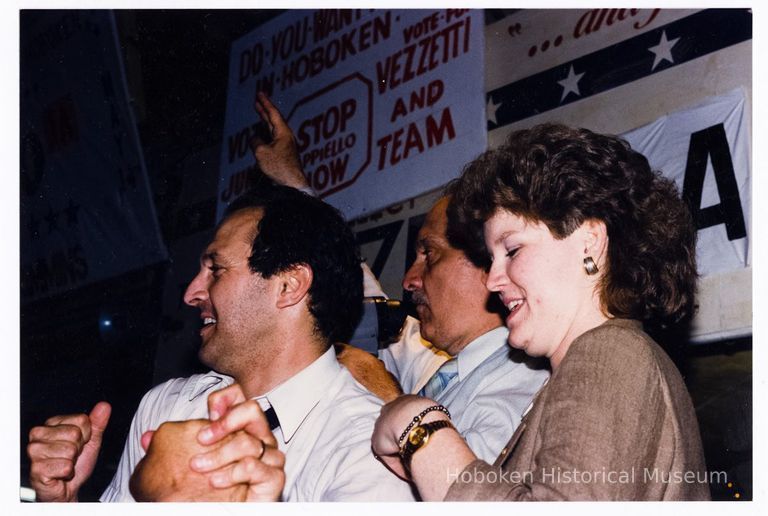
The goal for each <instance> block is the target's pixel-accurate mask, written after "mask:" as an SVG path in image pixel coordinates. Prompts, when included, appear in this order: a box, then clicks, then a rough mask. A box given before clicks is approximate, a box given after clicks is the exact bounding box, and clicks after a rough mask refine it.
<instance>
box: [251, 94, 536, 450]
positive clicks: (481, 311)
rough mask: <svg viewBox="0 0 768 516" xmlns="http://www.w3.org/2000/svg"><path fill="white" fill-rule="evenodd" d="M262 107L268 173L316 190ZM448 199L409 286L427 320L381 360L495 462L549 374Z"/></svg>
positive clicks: (425, 231) (289, 137) (424, 235)
mask: <svg viewBox="0 0 768 516" xmlns="http://www.w3.org/2000/svg"><path fill="white" fill-rule="evenodd" d="M255 107H256V110H257V111H258V113H259V115H260V116H261V118H262V120H263V121H265V122H266V123H267V124H268V126H269V129H270V131H271V136H272V139H271V141H270V142H264V141H261V140H255V141H254V142H252V148H253V151H254V156H255V158H256V161H257V163H258V165H259V167H260V168H261V170H262V171H263V172H264V173H265V174H266V175H268V176H269V177H271V178H272V179H273V180H275V181H276V182H278V183H281V184H287V185H290V186H293V187H295V188H299V189H302V190H304V191H307V192H311V191H312V189H311V187H310V186H309V184H308V183H307V180H306V177H305V176H304V173H303V171H302V169H301V162H300V158H299V154H298V151H297V147H296V143H295V140H294V135H293V133H292V131H291V129H290V128H289V127H288V125H287V123H286V121H285V120H284V119H283V117H282V116H281V114H280V112H279V111H278V109H277V108H276V107H275V106H274V105H273V104H272V103H271V102H270V100H269V98H267V96H266V95H264V94H263V93H259V94H258V95H257V97H256V106H255ZM448 200H449V199H448V197H442V198H440V199H439V200H438V201H437V202H436V203H435V205H434V206H433V207H432V209H431V210H430V211H429V212H428V214H427V216H426V219H425V221H424V225H423V226H422V227H421V229H420V231H419V233H418V237H417V241H416V260H415V261H414V263H413V264H412V265H411V267H410V268H409V269H408V271H407V272H406V273H405V277H404V278H403V288H405V289H406V290H407V291H409V292H410V293H411V296H412V299H413V302H414V304H415V305H416V311H417V312H418V316H419V320H416V319H414V318H411V317H408V319H407V320H406V323H405V326H404V327H403V330H402V332H401V336H400V340H399V341H398V342H395V343H393V344H391V345H390V346H389V347H388V348H387V349H384V350H381V351H380V352H379V358H380V359H381V360H382V361H383V362H384V364H385V365H386V368H387V370H388V371H389V372H391V373H392V374H393V375H394V376H395V377H396V378H397V379H398V381H399V382H400V384H401V386H402V388H403V391H404V392H406V393H412V394H421V395H423V396H427V397H429V398H432V399H434V400H435V401H437V402H438V403H440V404H442V405H444V406H445V407H447V408H448V410H449V411H450V413H451V416H452V418H451V419H452V421H453V424H454V425H455V426H456V428H457V430H458V431H459V433H461V435H462V436H463V437H464V439H465V440H466V441H467V443H468V444H469V446H470V447H471V448H472V450H473V451H474V452H475V454H476V455H478V456H479V457H483V458H484V459H485V460H487V461H489V462H492V461H493V460H494V459H495V458H496V457H497V456H498V455H499V452H500V451H501V450H502V448H503V447H504V445H505V444H506V443H507V441H508V440H509V437H510V436H511V435H512V433H513V432H514V430H515V428H516V426H517V424H519V422H520V419H521V418H522V415H523V412H524V411H525V410H526V408H527V407H528V406H529V404H530V402H531V400H532V398H533V396H534V394H535V393H536V392H537V391H538V389H539V388H540V387H541V385H542V384H543V383H544V382H545V381H546V379H547V378H548V376H549V373H548V371H547V370H546V369H545V366H543V365H541V363H540V362H538V361H533V360H531V359H530V358H528V357H527V356H526V355H525V354H524V353H522V352H519V351H515V350H511V349H510V348H509V346H508V344H507V335H508V330H507V329H506V328H505V327H504V326H503V325H502V318H501V316H500V313H501V312H503V310H504V309H503V307H496V306H494V302H496V301H497V299H496V298H493V299H491V298H490V297H489V293H488V290H487V289H486V288H485V279H486V272H485V268H484V265H485V264H483V263H482V260H483V259H484V257H472V258H470V257H468V256H467V255H466V254H465V253H464V252H463V251H462V250H461V249H459V248H458V247H456V246H454V245H453V244H452V243H451V242H450V241H449V238H448V236H447V214H446V207H447V206H448ZM458 237H459V239H460V238H461V235H458ZM364 274H365V275H366V292H365V294H366V296H373V295H383V292H382V291H381V288H380V286H379V285H378V282H377V281H376V279H375V277H373V274H372V273H371V271H370V269H368V268H367V267H364ZM364 355H365V352H362V351H356V350H353V349H349V347H347V349H346V350H345V352H344V353H342V354H341V356H340V360H341V361H342V363H344V364H345V365H347V367H348V368H349V369H350V370H351V371H352V372H353V374H355V371H356V370H357V369H358V367H357V366H356V363H357V362H359V361H362V362H365V360H366V357H365V356H364ZM359 380H360V381H363V380H362V379H359ZM510 421H513V425H510V423H509V422H510Z"/></svg>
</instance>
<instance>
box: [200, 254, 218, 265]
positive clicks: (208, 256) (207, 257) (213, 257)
mask: <svg viewBox="0 0 768 516" xmlns="http://www.w3.org/2000/svg"><path fill="white" fill-rule="evenodd" d="M218 256H219V254H218V253H217V252H216V251H203V254H201V255H200V261H201V262H204V261H206V260H210V261H212V262H213V261H216V258H218Z"/></svg>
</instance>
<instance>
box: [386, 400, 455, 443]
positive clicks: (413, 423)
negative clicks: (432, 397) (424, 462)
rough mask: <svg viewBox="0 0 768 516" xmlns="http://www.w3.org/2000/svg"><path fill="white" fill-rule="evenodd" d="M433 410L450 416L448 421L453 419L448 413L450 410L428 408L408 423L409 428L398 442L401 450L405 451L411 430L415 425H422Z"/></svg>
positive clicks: (440, 407) (441, 407)
mask: <svg viewBox="0 0 768 516" xmlns="http://www.w3.org/2000/svg"><path fill="white" fill-rule="evenodd" d="M433 410H439V411H440V412H443V413H445V415H446V416H448V419H451V413H450V412H448V409H447V408H445V407H444V406H442V405H432V406H431V407H427V408H425V409H424V410H422V411H421V412H419V415H417V416H416V417H414V418H413V420H412V421H411V422H410V423H408V426H406V427H405V430H403V433H402V434H400V439H398V440H397V445H398V446H399V447H400V449H401V450H402V449H403V440H405V436H406V435H408V432H410V431H411V428H413V427H414V425H417V424H419V423H421V420H422V418H424V416H426V415H427V414H429V413H430V412H432V411H433Z"/></svg>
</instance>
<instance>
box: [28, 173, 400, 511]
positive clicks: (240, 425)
mask: <svg viewBox="0 0 768 516" xmlns="http://www.w3.org/2000/svg"><path fill="white" fill-rule="evenodd" d="M359 263H360V260H359V254H358V252H357V249H356V247H355V244H354V237H353V235H352V233H351V231H350V230H349V228H348V227H347V226H346V224H345V223H344V221H343V219H342V218H341V216H340V215H339V214H338V212H337V211H336V210H334V209H333V208H331V207H330V206H328V205H326V204H324V203H322V202H321V201H319V200H317V199H314V198H312V197H310V196H307V195H305V194H302V193H300V192H297V191H296V190H294V189H292V188H286V187H275V188H271V189H268V190H266V191H264V192H260V193H259V194H258V195H256V194H249V195H245V196H243V197H241V198H239V199H238V200H237V201H235V202H234V203H233V204H232V205H231V206H230V208H229V210H228V212H227V214H226V216H225V219H224V220H223V221H222V223H221V224H220V225H219V227H218V229H217V231H216V235H215V238H214V240H213V241H212V242H211V244H209V246H208V247H207V249H206V250H205V252H204V253H203V255H202V257H201V265H200V271H199V273H198V274H197V276H196V277H195V278H194V279H193V280H192V282H191V283H190V285H189V287H188V288H187V291H186V293H185V295H184V301H185V302H186V303H187V304H189V305H191V306H195V307H197V308H198V309H199V310H200V317H201V319H202V322H203V327H202V329H201V332H200V334H201V337H202V344H201V348H200V352H199V357H200V359H201V361H202V362H203V363H205V364H206V365H208V366H210V367H211V368H213V369H214V371H211V372H210V373H207V374H200V375H194V376H191V377H189V378H182V379H175V380H170V381H168V382H166V383H164V384H161V385H159V386H157V387H155V388H153V389H152V390H150V391H149V392H148V393H147V394H146V395H145V397H144V399H143V400H142V402H141V404H140V406H139V408H138V410H137V412H136V415H135V416H134V420H133V423H132V424H131V429H130V433H129V436H128V439H127V441H126V446H125V449H124V452H123V455H122V457H121V460H120V464H119V466H118V471H117V473H116V475H115V477H114V479H113V480H112V483H111V484H110V485H109V486H108V488H107V489H106V491H105V492H104V494H103V495H102V498H101V499H102V501H132V500H133V499H134V498H133V497H132V495H131V493H132V492H133V493H134V494H137V496H138V497H139V499H142V500H158V499H166V500H209V499H210V500H221V499H226V500H235V499H238V500H242V499H246V500H284V501H323V500H344V501H382V500H406V501H407V500H413V496H412V494H411V490H410V487H409V486H408V484H406V483H405V482H403V481H401V480H399V479H398V478H396V477H395V476H394V475H392V474H391V473H390V472H389V471H388V470H386V468H385V467H384V466H383V465H382V464H381V463H380V462H378V461H377V460H376V459H375V458H374V457H373V455H372V453H371V449H370V446H371V445H370V438H371V434H372V431H373V425H374V422H375V420H376V417H377V415H378V413H379V410H380V407H381V401H380V400H379V399H378V398H376V397H374V396H373V395H372V394H371V393H370V392H369V391H367V390H366V389H365V388H364V387H363V386H362V385H360V384H359V383H358V382H356V381H355V380H354V379H353V378H352V376H351V375H350V373H349V372H348V371H347V370H346V369H345V368H343V367H341V366H340V364H339V363H338V362H337V360H336V357H335V353H334V349H333V347H332V346H331V344H332V343H333V342H335V341H338V340H344V339H346V338H347V337H348V336H349V335H350V334H351V332H352V330H353V329H354V326H355V325H356V323H357V320H358V319H359V315H360V311H361V306H362V276H361V272H360V266H359ZM235 382H236V384H235ZM108 416H109V409H108V405H107V404H105V403H103V402H102V403H100V404H99V405H97V407H95V409H94V411H92V413H91V415H90V416H85V415H79V416H57V417H56V418H52V419H51V420H49V421H48V422H47V423H46V425H44V426H42V427H36V428H35V429H33V430H32V432H31V434H30V445H29V448H28V452H29V455H30V457H31V459H32V468H31V474H30V476H31V483H32V486H33V488H35V490H36V493H37V497H38V500H41V501H75V500H76V499H77V490H78V489H79V487H80V486H81V485H82V483H83V482H84V481H85V480H87V478H88V476H90V473H91V472H92V470H93V466H94V464H95V458H96V455H97V454H98V445H99V443H100V440H101V433H102V432H103V431H104V427H105V426H106V420H107V419H108ZM209 417H210V420H208V418H209ZM168 421H185V422H184V423H173V424H172V425H173V426H172V427H173V428H179V427H181V428H194V432H193V433H192V434H191V435H196V436H197V441H198V442H194V440H193V439H187V440H186V441H184V440H181V441H178V442H174V441H173V440H170V442H169V440H167V439H165V440H164V439H158V441H155V439H156V438H159V437H161V436H163V435H166V433H167V432H168V431H169V430H167V428H168V427H161V428H160V429H159V430H158V433H157V434H156V435H155V436H154V437H152V435H151V433H149V432H152V431H154V430H156V429H158V427H160V426H161V425H162V424H163V423H165V422H168ZM267 423H269V424H267ZM270 429H271V431H270ZM182 433H183V432H182ZM187 433H189V432H187ZM222 437H226V439H223V440H222ZM202 445H207V447H206V446H202ZM147 447H148V448H149V449H148V451H147V452H146V460H145V461H142V458H144V457H145V451H144V449H145V448H147ZM186 450H193V452H190V453H187V454H185V453H186ZM155 455H160V456H162V457H164V460H154V461H153V460H152V458H153V457H154V456H155ZM166 459H167V460H166ZM140 461H142V462H141V463H140ZM137 466H138V469H137ZM174 467H175V469H174ZM168 468H170V469H168ZM134 469H136V471H137V474H136V475H135V477H134V478H133V479H131V474H132V473H133V472H134ZM190 469H191V470H192V471H191V472H190V471H189V470H190ZM177 474H178V475H179V476H176V475H177ZM243 485H247V489H239V490H238V488H239V487H242V486H243Z"/></svg>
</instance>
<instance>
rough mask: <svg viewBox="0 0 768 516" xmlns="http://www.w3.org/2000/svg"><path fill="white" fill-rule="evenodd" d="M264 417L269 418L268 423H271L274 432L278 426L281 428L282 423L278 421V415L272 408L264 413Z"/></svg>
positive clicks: (270, 427)
mask: <svg viewBox="0 0 768 516" xmlns="http://www.w3.org/2000/svg"><path fill="white" fill-rule="evenodd" d="M264 415H265V416H267V421H268V422H269V429H270V430H274V429H275V428H277V427H278V426H280V421H279V420H278V419H277V413H276V412H275V409H274V408H272V407H269V408H268V409H267V410H265V411H264Z"/></svg>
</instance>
